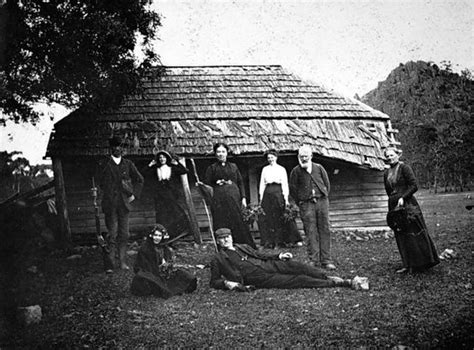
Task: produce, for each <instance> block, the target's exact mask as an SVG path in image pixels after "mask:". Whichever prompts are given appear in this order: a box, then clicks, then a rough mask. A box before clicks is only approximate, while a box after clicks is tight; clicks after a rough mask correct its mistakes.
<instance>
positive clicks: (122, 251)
mask: <svg viewBox="0 0 474 350" xmlns="http://www.w3.org/2000/svg"><path fill="white" fill-rule="evenodd" d="M119 260H120V268H121V269H122V270H130V267H129V266H128V265H127V243H122V244H120V247H119Z"/></svg>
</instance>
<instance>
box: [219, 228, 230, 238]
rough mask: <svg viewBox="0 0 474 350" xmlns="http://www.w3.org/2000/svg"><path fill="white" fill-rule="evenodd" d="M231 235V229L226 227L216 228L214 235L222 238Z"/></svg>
mask: <svg viewBox="0 0 474 350" xmlns="http://www.w3.org/2000/svg"><path fill="white" fill-rule="evenodd" d="M230 235H232V231H231V230H230V229H228V228H225V227H224V228H220V229H218V230H216V233H215V236H216V238H223V237H227V236H230Z"/></svg>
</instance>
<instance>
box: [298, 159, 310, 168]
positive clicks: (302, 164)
mask: <svg viewBox="0 0 474 350" xmlns="http://www.w3.org/2000/svg"><path fill="white" fill-rule="evenodd" d="M298 162H299V163H300V166H301V167H302V168H303V169H307V168H308V167H309V164H310V162H306V163H303V162H302V161H301V160H299V159H298Z"/></svg>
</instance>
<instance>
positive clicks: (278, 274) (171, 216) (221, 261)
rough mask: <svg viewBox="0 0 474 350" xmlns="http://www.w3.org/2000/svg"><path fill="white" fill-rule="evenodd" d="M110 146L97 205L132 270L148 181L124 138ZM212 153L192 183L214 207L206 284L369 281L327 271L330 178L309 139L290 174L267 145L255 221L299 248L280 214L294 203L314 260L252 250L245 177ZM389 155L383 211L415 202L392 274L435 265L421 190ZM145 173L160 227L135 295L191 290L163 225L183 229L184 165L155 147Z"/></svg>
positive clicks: (280, 242)
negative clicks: (130, 249)
mask: <svg viewBox="0 0 474 350" xmlns="http://www.w3.org/2000/svg"><path fill="white" fill-rule="evenodd" d="M110 146H111V156H110V158H109V159H108V160H107V161H106V163H105V165H102V166H101V168H100V169H101V170H100V173H99V186H100V187H101V189H102V191H103V193H104V195H103V202H102V208H103V211H104V214H105V222H106V226H107V230H108V239H109V240H108V243H109V248H110V258H111V259H112V260H113V261H115V259H116V257H118V259H119V265H120V267H121V268H122V269H129V267H128V265H127V263H126V261H125V256H126V254H125V249H126V242H127V240H128V213H129V211H130V203H131V202H132V201H133V200H134V199H135V198H136V197H138V196H139V194H140V191H141V188H142V187H143V182H144V178H143V176H142V175H141V174H140V172H139V171H138V170H137V168H136V167H135V165H134V164H133V163H132V162H131V161H129V160H127V159H123V158H122V148H121V146H122V145H121V140H119V139H118V138H113V139H111V140H110ZM213 150H214V153H215V156H216V158H217V161H216V162H215V163H213V164H211V165H210V166H209V167H208V168H207V170H206V173H205V177H204V181H203V183H200V182H199V181H198V183H197V185H198V186H208V187H209V186H210V187H212V198H211V200H210V204H211V212H212V218H213V227H214V229H215V239H216V241H217V244H218V247H219V250H218V252H217V253H216V254H215V256H214V258H213V259H212V262H211V264H210V266H211V279H210V285H211V287H213V288H219V289H230V290H243V291H247V290H252V289H254V288H320V287H335V286H343V287H344V286H345V287H353V288H359V287H360V286H361V285H364V282H365V281H364V280H363V279H362V280H361V279H360V278H359V277H355V278H353V279H342V278H340V277H337V276H330V275H328V274H327V273H326V271H324V270H323V269H325V270H334V269H336V266H335V265H334V262H333V260H332V258H331V237H330V230H329V199H328V196H329V192H330V181H329V177H328V174H327V172H326V170H325V169H324V167H323V166H322V165H321V164H318V163H316V162H313V161H312V150H311V148H310V147H309V146H302V147H300V148H299V150H298V163H299V164H298V165H297V166H295V167H294V168H293V169H292V171H291V172H290V176H289V179H288V176H287V172H286V169H285V168H284V167H283V166H281V165H279V164H278V163H277V160H278V153H277V151H276V150H273V149H271V150H269V151H267V152H266V154H265V157H266V160H267V161H268V165H267V166H265V167H264V168H263V170H262V174H261V178H260V185H259V197H260V198H259V199H260V202H259V203H260V205H261V207H262V208H263V211H264V213H265V215H263V218H261V219H260V220H259V222H258V224H259V230H260V234H261V242H260V243H261V245H262V246H263V247H266V248H275V247H282V246H284V245H287V244H292V245H296V246H301V245H302V238H301V235H300V234H299V232H298V229H297V227H296V223H295V221H294V218H290V219H288V218H284V213H285V210H288V207H289V206H290V201H294V203H295V204H296V205H297V206H298V208H299V212H300V217H301V220H302V222H303V228H304V233H305V236H306V242H307V248H308V254H309V258H310V260H311V261H312V264H302V263H298V262H294V261H292V260H291V258H292V255H291V253H276V252H274V251H272V250H270V251H271V253H268V252H264V251H263V250H258V249H257V246H256V244H255V241H254V239H253V237H252V235H251V233H250V230H249V226H248V224H246V223H245V222H244V220H243V217H242V210H241V209H242V207H245V206H246V205H247V200H246V195H245V187H244V181H243V178H242V175H241V173H240V171H239V169H238V167H237V165H236V164H235V163H232V162H229V161H228V159H227V158H228V154H229V147H228V146H227V145H226V144H224V143H217V144H215V145H214V148H213ZM385 156H386V158H387V162H388V164H389V165H390V168H389V169H388V170H387V171H386V172H385V175H384V180H385V188H386V190H387V195H388V196H389V201H388V202H389V210H390V211H392V210H394V209H395V208H396V207H403V206H409V207H410V208H415V209H416V210H414V211H413V210H412V212H411V213H410V215H411V216H410V217H411V220H410V225H408V226H407V227H405V232H400V231H395V238H396V241H397V245H398V248H399V251H400V255H401V257H402V262H403V266H402V267H401V268H400V269H399V270H398V271H397V272H399V273H403V272H409V271H410V272H413V271H422V270H425V269H428V268H430V267H432V266H434V265H436V264H437V263H439V259H438V255H437V253H436V249H435V246H434V244H433V242H432V240H431V238H430V236H429V234H428V232H427V229H426V224H425V222H424V219H423V215H422V213H421V210H420V208H419V205H418V203H417V201H416V199H415V197H414V196H413V193H415V192H416V190H417V187H416V180H415V177H414V175H413V171H412V170H411V168H410V167H409V166H408V165H407V164H404V163H403V162H400V161H399V156H400V154H399V152H398V150H396V149H394V148H388V149H386V151H385ZM145 171H146V172H149V173H151V174H153V177H154V179H155V180H154V183H153V187H152V190H153V194H154V199H155V208H156V221H157V225H156V226H155V227H154V228H153V230H152V231H151V233H150V234H149V235H148V237H147V239H146V241H145V243H144V245H143V246H142V247H141V249H140V251H139V253H138V256H137V260H136V264H135V267H134V271H135V273H136V274H135V277H134V279H133V282H132V292H133V293H134V294H137V295H147V294H153V295H157V296H160V297H165V298H166V297H169V296H171V295H176V294H181V293H185V292H192V291H193V290H195V289H196V286H197V283H196V278H195V277H194V276H193V275H192V274H190V273H189V272H187V271H185V270H184V269H182V268H179V267H178V266H176V265H175V264H173V262H172V261H173V260H172V256H171V254H170V252H171V250H170V249H169V244H168V242H169V237H170V235H169V232H172V233H173V235H172V236H176V233H179V232H181V231H183V230H186V229H187V227H188V223H189V219H188V212H187V210H186V207H185V203H184V199H183V196H182V194H181V186H180V176H181V175H184V174H186V173H187V172H188V170H187V169H186V167H185V166H184V165H182V164H180V163H179V162H178V161H177V160H176V159H173V157H171V155H170V154H169V153H168V152H166V151H159V152H158V153H157V155H156V157H155V159H154V160H153V161H152V162H150V163H149V164H148V166H147V169H145ZM234 243H235V244H234ZM117 247H118V249H117ZM117 253H118V254H117ZM115 266H117V265H115ZM108 272H111V271H108Z"/></svg>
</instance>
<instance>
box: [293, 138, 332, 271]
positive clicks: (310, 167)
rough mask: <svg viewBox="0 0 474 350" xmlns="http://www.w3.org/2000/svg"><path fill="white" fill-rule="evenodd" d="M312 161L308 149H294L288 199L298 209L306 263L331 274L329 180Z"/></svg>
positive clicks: (320, 167) (310, 151)
mask: <svg viewBox="0 0 474 350" xmlns="http://www.w3.org/2000/svg"><path fill="white" fill-rule="evenodd" d="M312 157H313V152H312V150H311V148H310V147H309V146H307V145H304V146H301V147H300V148H299V149H298V162H299V165H297V166H295V167H294V168H293V170H292V171H291V173H290V181H289V186H290V195H291V197H293V199H294V200H295V202H296V203H297V204H298V207H299V208H300V215H301V220H302V221H303V227H304V232H305V235H306V240H307V245H308V254H309V257H310V259H311V260H312V261H313V263H314V264H318V263H320V264H321V266H322V267H323V268H326V269H329V270H334V269H335V268H336V266H335V265H334V264H333V262H332V260H331V233H330V231H329V199H328V196H329V191H330V183H329V177H328V174H327V172H326V170H325V169H324V168H323V166H322V165H321V164H318V163H315V162H312V160H311V159H312Z"/></svg>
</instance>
